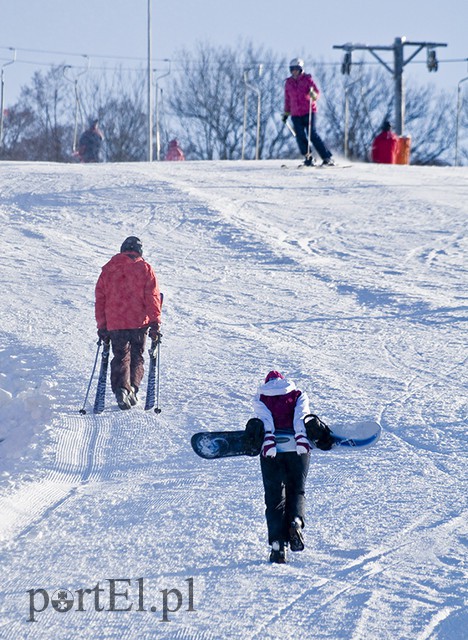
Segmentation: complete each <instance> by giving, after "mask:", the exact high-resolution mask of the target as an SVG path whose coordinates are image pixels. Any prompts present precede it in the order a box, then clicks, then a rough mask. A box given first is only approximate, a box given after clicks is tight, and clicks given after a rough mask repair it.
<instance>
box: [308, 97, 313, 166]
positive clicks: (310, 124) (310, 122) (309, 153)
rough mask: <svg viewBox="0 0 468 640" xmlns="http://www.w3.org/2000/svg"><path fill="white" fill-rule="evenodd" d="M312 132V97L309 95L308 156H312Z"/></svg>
mask: <svg viewBox="0 0 468 640" xmlns="http://www.w3.org/2000/svg"><path fill="white" fill-rule="evenodd" d="M311 133H312V97H311V96H309V126H308V128H307V158H310V157H311V155H312V143H311V141H310V136H311Z"/></svg>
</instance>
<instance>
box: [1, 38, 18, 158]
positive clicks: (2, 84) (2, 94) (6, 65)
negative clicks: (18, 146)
mask: <svg viewBox="0 0 468 640" xmlns="http://www.w3.org/2000/svg"><path fill="white" fill-rule="evenodd" d="M8 48H9V49H10V51H13V60H10V61H9V62H5V64H3V65H2V79H1V89H0V149H2V147H3V110H4V106H5V101H4V87H5V80H4V69H5V67H8V65H9V64H13V62H14V61H15V60H16V49H14V48H13V47H8Z"/></svg>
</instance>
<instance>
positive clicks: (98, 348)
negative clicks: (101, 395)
mask: <svg viewBox="0 0 468 640" xmlns="http://www.w3.org/2000/svg"><path fill="white" fill-rule="evenodd" d="M101 344H102V341H101V338H99V340H98V341H97V350H96V357H95V358H94V367H93V371H92V373H91V378H90V379H89V384H88V388H87V389H86V395H85V399H84V402H83V406H82V408H81V409H80V413H81V415H83V416H84V415H85V413H86V409H85V406H86V402H87V401H88V395H89V390H90V389H91V384H92V382H93V378H94V372H95V371H96V365H97V361H98V358H99V351H100V350H101Z"/></svg>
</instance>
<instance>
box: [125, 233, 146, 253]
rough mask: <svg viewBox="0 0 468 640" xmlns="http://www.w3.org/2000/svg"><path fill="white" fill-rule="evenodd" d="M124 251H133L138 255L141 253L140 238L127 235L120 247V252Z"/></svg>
mask: <svg viewBox="0 0 468 640" xmlns="http://www.w3.org/2000/svg"><path fill="white" fill-rule="evenodd" d="M125 251H134V252H135V253H139V254H140V256H141V255H142V254H143V245H142V244H141V240H140V238H137V237H136V236H129V237H128V238H125V240H124V241H123V243H122V246H121V247H120V253H124V252H125Z"/></svg>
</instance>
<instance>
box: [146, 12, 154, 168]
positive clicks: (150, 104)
mask: <svg viewBox="0 0 468 640" xmlns="http://www.w3.org/2000/svg"><path fill="white" fill-rule="evenodd" d="M147 26H148V69H147V83H148V162H152V161H153V82H152V77H151V76H152V71H151V0H148V16H147Z"/></svg>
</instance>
